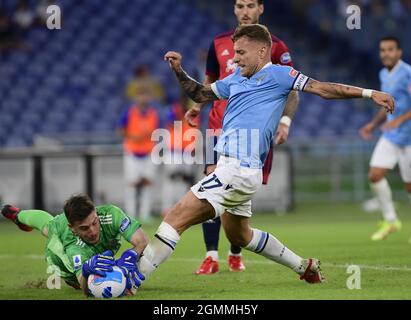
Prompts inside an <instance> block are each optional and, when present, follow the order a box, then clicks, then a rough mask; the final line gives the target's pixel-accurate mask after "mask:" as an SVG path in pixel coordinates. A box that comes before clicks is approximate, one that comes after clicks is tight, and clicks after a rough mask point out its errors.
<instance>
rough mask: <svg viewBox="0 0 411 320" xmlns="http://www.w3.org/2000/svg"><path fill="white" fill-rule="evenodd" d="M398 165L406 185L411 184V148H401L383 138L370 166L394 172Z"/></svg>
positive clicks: (377, 146)
mask: <svg viewBox="0 0 411 320" xmlns="http://www.w3.org/2000/svg"><path fill="white" fill-rule="evenodd" d="M397 163H398V166H399V167H400V173H401V177H402V180H403V181H404V182H405V183H411V146H405V147H400V146H398V145H396V144H394V143H392V142H391V141H389V140H388V139H386V138H384V137H381V138H380V140H378V143H377V145H376V146H375V148H374V152H373V154H372V156H371V161H370V166H371V167H374V168H383V169H390V170H392V169H394V168H395V166H396V165H397Z"/></svg>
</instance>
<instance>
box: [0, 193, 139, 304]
mask: <svg viewBox="0 0 411 320" xmlns="http://www.w3.org/2000/svg"><path fill="white" fill-rule="evenodd" d="M1 213H2V214H3V216H4V217H6V218H7V219H9V220H11V221H13V222H14V223H15V224H16V225H17V226H18V227H19V228H20V229H21V230H23V231H26V232H29V231H32V230H33V228H34V229H37V230H38V231H40V232H41V234H42V235H43V236H45V237H46V238H47V245H46V252H45V257H46V261H47V263H48V264H49V265H50V266H56V267H58V269H59V270H60V274H61V277H62V278H63V279H64V280H65V282H66V283H67V284H68V285H69V286H71V287H73V288H75V289H80V288H81V289H82V290H83V292H84V293H85V294H86V295H87V294H88V290H87V278H88V276H89V275H90V274H97V275H101V276H105V272H110V271H112V267H113V266H114V265H117V266H119V267H120V268H121V269H122V270H123V273H124V275H125V276H126V278H127V288H128V289H129V290H130V289H132V286H133V284H132V282H131V280H132V281H133V282H134V286H139V285H140V281H141V280H144V276H142V275H141V274H140V273H139V272H138V269H137V258H138V256H139V254H140V253H141V252H142V251H143V250H144V248H145V246H146V245H147V237H146V235H145V234H144V232H143V230H142V229H141V228H140V227H141V224H140V222H138V221H137V220H135V219H133V218H131V217H129V216H127V215H126V214H125V213H124V212H123V211H122V210H121V209H120V208H118V207H116V206H113V205H103V206H97V207H95V206H94V203H93V202H92V201H91V199H90V198H89V197H88V196H87V195H82V194H80V195H75V196H72V197H71V198H69V199H68V200H67V201H66V202H65V204H64V214H59V215H57V216H55V217H53V216H52V215H50V214H49V213H48V212H46V211H42V210H20V209H19V208H16V207H14V206H11V205H5V206H4V207H3V209H2V210H1ZM121 238H124V239H125V240H126V241H127V242H129V243H130V244H132V245H133V248H132V249H129V250H126V251H124V253H123V254H122V256H121V258H120V259H118V260H116V261H115V260H114V258H113V256H114V254H115V253H116V252H117V251H118V250H119V249H120V247H121ZM108 297H109V296H108Z"/></svg>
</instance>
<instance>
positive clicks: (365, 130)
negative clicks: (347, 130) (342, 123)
mask: <svg viewBox="0 0 411 320" xmlns="http://www.w3.org/2000/svg"><path fill="white" fill-rule="evenodd" d="M374 129H375V126H374V124H373V123H371V122H369V123H367V124H366V125H365V126H363V127H362V128H360V131H359V134H360V136H361V138H363V139H364V140H371V139H372V133H373V131H374Z"/></svg>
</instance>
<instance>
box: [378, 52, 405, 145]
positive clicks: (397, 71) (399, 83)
mask: <svg viewBox="0 0 411 320" xmlns="http://www.w3.org/2000/svg"><path fill="white" fill-rule="evenodd" d="M380 81H381V90H382V91H385V92H387V93H389V94H391V95H392V96H393V97H394V100H395V111H394V113H393V114H388V116H387V121H391V120H393V119H395V118H397V117H399V116H401V115H403V114H404V113H406V112H409V111H411V66H410V65H409V64H407V63H405V62H404V61H401V60H400V61H399V62H398V64H397V65H396V66H395V67H394V68H393V69H392V70H391V71H388V69H387V68H384V69H382V70H381V71H380ZM384 137H385V138H386V139H388V140H389V141H391V142H392V143H395V144H396V145H399V146H409V145H411V121H410V120H408V121H406V122H404V123H403V124H402V125H401V126H399V127H398V128H396V129H393V130H390V131H387V132H385V133H384Z"/></svg>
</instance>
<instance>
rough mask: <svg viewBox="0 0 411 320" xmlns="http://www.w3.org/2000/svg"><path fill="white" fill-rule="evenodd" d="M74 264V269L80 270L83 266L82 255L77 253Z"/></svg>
mask: <svg viewBox="0 0 411 320" xmlns="http://www.w3.org/2000/svg"><path fill="white" fill-rule="evenodd" d="M73 265H74V270H78V269H80V267H81V255H80V254H76V255H75V256H73Z"/></svg>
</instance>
